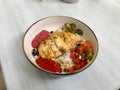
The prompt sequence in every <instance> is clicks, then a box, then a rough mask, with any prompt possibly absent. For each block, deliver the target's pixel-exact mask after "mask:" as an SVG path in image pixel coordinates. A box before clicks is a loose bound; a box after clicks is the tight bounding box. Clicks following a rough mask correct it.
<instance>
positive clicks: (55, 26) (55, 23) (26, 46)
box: [23, 16, 98, 75]
mask: <svg viewBox="0 0 120 90" xmlns="http://www.w3.org/2000/svg"><path fill="white" fill-rule="evenodd" d="M65 23H75V24H76V26H77V28H79V29H81V30H82V31H83V38H84V39H86V40H90V41H91V43H92V46H93V49H94V56H93V58H92V60H91V61H90V63H89V64H88V65H86V66H85V67H84V68H82V69H80V70H77V71H75V72H74V73H76V72H80V71H83V70H85V69H86V68H87V67H89V66H90V65H91V64H92V63H93V62H94V60H95V58H96V56H97V54H98V40H97V37H96V35H95V33H94V32H93V31H92V30H91V29H90V28H89V27H88V26H87V25H86V24H85V23H83V22H82V21H80V20H77V19H75V18H72V17H67V16H51V17H46V18H43V19H40V20H38V21H36V22H35V23H33V24H32V25H31V26H30V27H29V28H28V30H27V31H26V32H25V35H24V38H23V51H24V53H25V56H26V57H27V59H28V61H30V62H31V63H32V64H33V65H34V66H35V67H37V68H38V69H40V70H43V71H46V72H48V73H52V74H60V75H61V74H62V73H54V72H50V71H47V70H44V69H42V68H41V67H39V66H38V65H37V64H36V62H35V58H34V57H33V56H32V54H31V51H32V49H33V48H32V46H31V42H32V40H33V38H34V37H35V36H36V35H37V34H38V33H39V32H40V31H41V30H48V31H51V30H53V31H54V30H59V29H61V28H62V26H63V25H64V24H65ZM64 74H71V73H64Z"/></svg>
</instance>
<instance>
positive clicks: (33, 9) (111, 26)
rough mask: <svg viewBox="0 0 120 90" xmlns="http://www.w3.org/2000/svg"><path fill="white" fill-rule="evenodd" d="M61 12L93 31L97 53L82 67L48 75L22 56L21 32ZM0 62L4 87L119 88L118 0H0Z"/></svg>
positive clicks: (57, 89) (52, 89)
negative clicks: (70, 72) (71, 1)
mask: <svg viewBox="0 0 120 90" xmlns="http://www.w3.org/2000/svg"><path fill="white" fill-rule="evenodd" d="M56 15H64V16H70V17H74V18H77V19H79V20H81V21H83V22H84V23H86V24H87V25H88V26H89V27H90V28H91V29H92V30H93V31H94V32H95V34H96V36H97V38H98V41H99V53H98V56H97V58H96V60H95V62H94V63H93V64H92V65H91V66H90V67H89V68H88V69H86V70H85V71H82V72H80V73H77V74H74V75H69V76H63V77H58V76H52V75H49V74H47V73H45V72H42V71H40V70H38V69H36V68H35V67H34V66H33V65H32V64H31V63H30V62H28V60H27V59H26V57H25V56H24V53H23V50H22V40H23V35H24V33H25V31H26V30H27V28H28V27H29V26H30V25H31V24H32V23H34V22H35V21H37V20H39V19H41V18H44V17H48V16H56ZM0 63H1V66H2V70H3V74H4V78H5V83H6V88H7V90H118V89H119V88H120V0H79V2H77V3H74V4H67V3H63V2H61V1H60V0H43V1H40V0H0Z"/></svg>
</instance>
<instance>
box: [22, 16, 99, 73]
mask: <svg viewBox="0 0 120 90" xmlns="http://www.w3.org/2000/svg"><path fill="white" fill-rule="evenodd" d="M69 26H70V28H69ZM71 28H72V29H71ZM77 31H78V33H77ZM61 32H62V35H63V33H64V35H70V37H69V38H67V39H68V40H71V41H69V42H68V41H66V42H65V37H66V36H64V43H63V42H62V40H63V39H60V41H59V42H58V41H57V39H56V37H57V38H60V33H61ZM55 34H57V36H55ZM58 36H59V37H58ZM73 37H77V38H75V39H70V38H73ZM78 38H79V39H78ZM81 38H82V39H81ZM45 40H46V41H45ZM72 40H73V41H72ZM49 41H50V42H51V43H48V42H49ZM46 42H47V44H46ZM67 42H68V43H67ZM73 42H74V43H73ZM86 42H87V43H90V45H88V46H86V44H84V43H86ZM42 45H44V46H42ZM48 45H49V46H50V48H51V47H53V45H54V47H55V48H56V49H57V50H56V52H57V53H60V55H59V54H56V52H55V51H54V50H55V49H54V50H52V53H53V54H54V55H51V53H50V54H49V53H48V52H49V51H50V50H51V49H50V48H47V47H48ZM60 45H61V46H60ZM65 46H66V47H65ZM82 46H83V47H82ZM81 47H82V48H83V49H82V50H81V49H80V48H81ZM88 47H91V48H92V49H88ZM41 48H42V49H41ZM46 48H47V49H46ZM61 48H62V49H61ZM48 49H50V50H48ZM78 49H80V50H78ZM23 51H24V54H25V56H26V57H27V59H28V61H30V62H31V64H33V65H34V66H35V67H37V68H38V69H39V70H42V71H45V72H48V73H51V74H58V75H65V74H74V73H77V72H81V71H83V70H85V69H86V68H88V67H89V66H90V65H91V64H92V63H93V62H94V61H95V59H96V56H97V54H98V40H97V37H96V35H95V33H94V32H93V31H92V30H91V29H90V27H88V26H87V25H86V24H85V23H83V22H82V21H80V20H78V19H75V18H72V17H67V16H50V17H46V18H43V19H40V20H38V21H36V22H35V23H33V24H32V25H31V26H30V27H29V28H28V30H27V31H26V32H25V35H24V38H23ZM72 55H73V56H72ZM61 58H62V59H61ZM67 58H69V59H67ZM76 58H77V59H76ZM64 60H66V61H65V63H64ZM85 60H86V61H85ZM85 62H86V63H85Z"/></svg>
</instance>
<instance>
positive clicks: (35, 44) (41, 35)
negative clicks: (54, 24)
mask: <svg viewBox="0 0 120 90" xmlns="http://www.w3.org/2000/svg"><path fill="white" fill-rule="evenodd" d="M48 36H49V32H48V31H46V30H42V31H41V32H40V33H38V34H37V35H36V36H35V38H34V39H33V40H32V47H33V48H37V47H38V46H39V44H40V43H41V42H42V41H43V40H45V39H46V38H47V37H48Z"/></svg>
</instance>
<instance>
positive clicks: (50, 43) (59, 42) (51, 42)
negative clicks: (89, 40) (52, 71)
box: [38, 31, 83, 60]
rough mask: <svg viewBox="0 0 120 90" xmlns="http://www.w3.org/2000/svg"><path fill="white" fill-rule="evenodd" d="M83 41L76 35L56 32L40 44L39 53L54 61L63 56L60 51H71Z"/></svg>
mask: <svg viewBox="0 0 120 90" xmlns="http://www.w3.org/2000/svg"><path fill="white" fill-rule="evenodd" d="M82 40H83V39H82V38H81V37H80V36H79V37H78V36H77V35H76V34H73V33H70V32H65V31H60V32H55V33H52V34H50V35H49V37H48V38H47V39H46V40H44V41H42V43H40V45H39V47H38V51H39V54H40V56H41V57H42V58H47V59H52V60H54V59H55V58H57V57H59V56H61V55H62V53H61V51H60V50H65V51H69V50H70V49H71V48H72V47H73V45H75V44H76V43H77V41H82Z"/></svg>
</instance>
